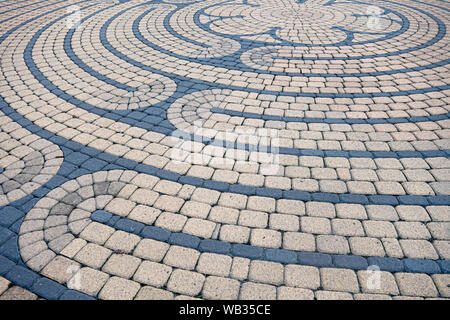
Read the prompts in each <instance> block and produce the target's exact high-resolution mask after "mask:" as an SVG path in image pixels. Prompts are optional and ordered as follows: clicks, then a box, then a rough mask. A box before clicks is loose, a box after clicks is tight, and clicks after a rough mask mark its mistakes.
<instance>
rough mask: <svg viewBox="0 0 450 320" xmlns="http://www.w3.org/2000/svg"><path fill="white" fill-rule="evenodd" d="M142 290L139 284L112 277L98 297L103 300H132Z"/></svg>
mask: <svg viewBox="0 0 450 320" xmlns="http://www.w3.org/2000/svg"><path fill="white" fill-rule="evenodd" d="M140 288H141V286H140V285H139V284H138V283H137V282H134V281H131V280H126V279H122V278H119V277H112V278H110V279H109V280H108V281H107V282H106V284H105V286H104V287H103V289H102V291H100V293H99V295H98V297H99V298H100V299H102V300H132V299H133V298H134V297H135V296H136V294H137V292H138V291H139V289H140Z"/></svg>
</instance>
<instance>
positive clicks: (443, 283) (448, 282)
mask: <svg viewBox="0 0 450 320" xmlns="http://www.w3.org/2000/svg"><path fill="white" fill-rule="evenodd" d="M431 277H432V278H433V281H434V283H435V285H436V287H437V288H438V290H439V294H440V295H441V297H446V298H448V297H450V276H449V275H448V274H433V275H432V276H431Z"/></svg>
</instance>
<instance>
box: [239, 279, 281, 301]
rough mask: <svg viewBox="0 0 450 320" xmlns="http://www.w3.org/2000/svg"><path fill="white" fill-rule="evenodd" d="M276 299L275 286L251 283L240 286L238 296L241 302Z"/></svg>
mask: <svg viewBox="0 0 450 320" xmlns="http://www.w3.org/2000/svg"><path fill="white" fill-rule="evenodd" d="M276 297H277V289H276V287H275V286H271V285H268V284H262V283H253V282H245V283H244V284H242V287H241V292H240V295H239V299H241V300H275V299H276Z"/></svg>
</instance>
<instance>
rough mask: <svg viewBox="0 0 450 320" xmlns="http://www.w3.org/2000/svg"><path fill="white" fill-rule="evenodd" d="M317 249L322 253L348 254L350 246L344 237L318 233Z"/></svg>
mask: <svg viewBox="0 0 450 320" xmlns="http://www.w3.org/2000/svg"><path fill="white" fill-rule="evenodd" d="M316 245H317V250H318V251H319V252H323V253H334V254H348V253H349V252H350V248H349V245H348V241H347V239H346V238H344V237H342V236H334V235H318V236H317V238H316Z"/></svg>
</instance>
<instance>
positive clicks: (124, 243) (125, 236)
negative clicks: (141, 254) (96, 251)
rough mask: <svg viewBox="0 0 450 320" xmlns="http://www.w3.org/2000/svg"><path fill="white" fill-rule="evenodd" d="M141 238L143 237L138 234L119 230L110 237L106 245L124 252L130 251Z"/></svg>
mask: <svg viewBox="0 0 450 320" xmlns="http://www.w3.org/2000/svg"><path fill="white" fill-rule="evenodd" d="M140 240H141V238H140V237H138V236H137V235H134V234H131V233H128V232H124V231H121V230H118V231H116V232H114V233H113V234H112V235H111V237H109V239H108V240H107V241H106V243H105V247H107V248H109V249H111V250H114V251H120V252H122V253H130V252H132V251H133V249H134V248H135V247H136V245H137V244H138V242H139V241H140Z"/></svg>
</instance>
